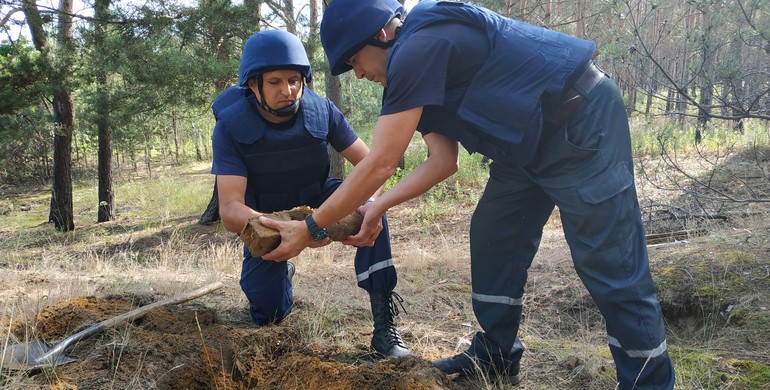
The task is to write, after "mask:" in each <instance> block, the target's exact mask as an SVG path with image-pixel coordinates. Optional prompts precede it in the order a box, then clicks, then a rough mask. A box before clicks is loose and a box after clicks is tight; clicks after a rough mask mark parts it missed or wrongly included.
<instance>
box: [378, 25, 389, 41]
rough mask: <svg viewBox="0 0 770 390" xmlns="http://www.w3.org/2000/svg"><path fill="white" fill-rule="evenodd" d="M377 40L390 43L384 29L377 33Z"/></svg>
mask: <svg viewBox="0 0 770 390" xmlns="http://www.w3.org/2000/svg"><path fill="white" fill-rule="evenodd" d="M377 40H378V41H380V42H387V41H388V33H386V32H385V29H384V28H381V29H380V31H379V32H378V33H377Z"/></svg>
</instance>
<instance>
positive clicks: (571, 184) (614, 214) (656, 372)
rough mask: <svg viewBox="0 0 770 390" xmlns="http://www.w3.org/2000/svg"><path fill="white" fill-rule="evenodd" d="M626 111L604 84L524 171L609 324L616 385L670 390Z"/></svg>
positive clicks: (623, 388) (609, 84)
mask: <svg viewBox="0 0 770 390" xmlns="http://www.w3.org/2000/svg"><path fill="white" fill-rule="evenodd" d="M624 110H625V108H624V106H623V102H622V99H621V98H620V94H619V93H618V91H617V87H616V86H615V84H614V82H612V81H611V80H609V79H605V81H603V82H602V83H600V84H599V85H598V86H597V88H595V89H594V90H593V91H592V92H591V94H589V96H588V97H587V100H586V102H585V103H584V104H583V105H582V106H581V108H579V109H578V110H577V111H576V112H575V114H573V116H572V117H571V118H570V120H569V121H568V122H567V124H566V125H565V126H563V127H562V129H560V132H559V133H558V134H557V136H553V137H551V138H550V139H548V140H547V141H545V142H544V144H543V145H541V148H542V150H543V151H544V152H543V153H542V154H541V155H539V156H538V158H537V159H536V163H535V164H533V166H531V167H528V168H527V169H528V171H530V172H532V173H533V177H537V179H536V181H537V182H538V184H540V185H541V187H542V188H543V190H544V191H545V192H546V193H547V194H548V195H549V196H550V198H551V199H553V200H554V201H555V202H556V204H557V205H558V206H559V212H560V214H561V221H562V225H563V229H564V235H565V237H566V239H567V242H568V244H569V246H570V251H571V252H572V258H573V261H574V264H575V269H576V271H577V274H578V276H579V277H580V279H581V280H582V281H583V283H584V284H585V286H586V288H587V289H588V291H589V293H590V294H591V296H592V297H593V299H594V302H596V304H597V306H598V307H599V310H600V311H601V312H602V315H603V316H604V319H605V321H606V324H607V325H606V326H607V333H608V336H609V340H610V351H611V352H612V355H613V358H614V360H615V365H616V369H617V376H618V381H619V388H620V389H621V390H626V389H628V390H630V389H637V390H644V389H656V390H657V389H671V388H673V385H674V374H673V366H672V364H671V360H670V358H669V356H668V353H667V352H666V350H665V346H666V344H665V337H666V335H665V327H664V324H663V317H662V315H661V311H660V304H659V302H658V299H657V293H656V290H655V286H654V284H653V281H652V277H651V275H650V272H649V264H648V258H647V250H646V243H645V240H644V229H643V226H642V223H641V215H640V211H639V204H638V201H637V196H636V190H635V187H634V178H633V161H632V156H631V142H630V134H629V131H628V122H627V117H626V114H625V111H624ZM546 151H547V153H546ZM641 355H646V356H649V360H648V359H647V357H641Z"/></svg>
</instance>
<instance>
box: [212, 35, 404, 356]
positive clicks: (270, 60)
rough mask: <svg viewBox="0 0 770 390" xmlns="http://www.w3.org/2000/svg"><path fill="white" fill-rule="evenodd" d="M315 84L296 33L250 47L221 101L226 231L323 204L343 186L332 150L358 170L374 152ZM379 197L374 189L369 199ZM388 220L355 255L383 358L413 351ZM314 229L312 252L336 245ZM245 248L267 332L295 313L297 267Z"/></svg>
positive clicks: (217, 155) (219, 156)
mask: <svg viewBox="0 0 770 390" xmlns="http://www.w3.org/2000/svg"><path fill="white" fill-rule="evenodd" d="M311 78H312V73H311V69H310V62H309V61H308V58H307V54H306V53H305V48H304V47H303V46H302V42H300V40H299V39H298V38H297V37H296V36H294V35H292V34H290V33H288V32H285V31H279V30H268V31H262V32H257V33H255V34H254V35H252V36H251V37H250V38H249V39H248V40H247V41H246V44H245V45H244V47H243V56H242V58H241V64H240V69H239V81H240V85H239V86H235V87H230V88H228V89H227V90H225V91H224V92H222V94H221V95H220V96H219V97H218V98H217V100H216V101H215V102H214V104H213V105H212V110H213V111H214V116H215V117H216V118H217V123H216V126H215V128H214V135H213V137H212V144H213V154H214V162H213V166H212V169H211V171H212V173H214V174H216V175H217V186H218V192H219V213H220V215H221V217H222V224H223V225H224V227H225V228H226V229H228V230H230V231H232V232H240V231H241V230H242V229H243V227H244V226H245V225H246V223H247V222H248V220H249V218H252V217H256V216H260V215H262V214H263V213H270V212H274V211H280V210H287V209H290V208H292V207H295V206H301V205H307V206H310V207H318V206H319V205H321V203H322V202H323V201H324V200H325V199H326V198H328V197H329V196H330V195H331V194H332V192H334V191H335V190H336V189H337V187H338V186H339V185H340V183H341V182H342V181H341V180H339V179H332V178H329V177H328V175H329V170H330V162H329V154H328V152H327V145H331V146H332V147H334V149H335V150H337V151H338V152H339V153H341V154H342V156H343V157H345V159H347V160H348V161H350V162H351V163H352V164H353V165H356V164H358V163H359V162H360V161H361V160H362V159H363V158H364V156H366V154H367V153H369V148H368V147H367V146H366V144H364V142H363V141H362V140H361V139H359V138H358V136H357V135H356V134H355V133H354V132H353V130H352V129H351V127H350V125H349V124H348V122H347V121H346V120H345V118H344V117H343V116H342V113H341V112H340V111H339V110H338V109H337V107H335V106H334V104H332V102H331V101H329V99H325V98H321V97H319V96H318V95H316V94H315V93H313V91H311V90H310V89H308V88H307V83H309V82H310V81H311ZM380 192H381V191H380V189H378V188H375V189H374V190H372V191H370V192H369V195H371V194H375V195H378V194H379V193H380ZM372 199H374V198H372ZM365 201H366V200H365V199H364V200H363V201H361V202H359V203H357V204H356V205H355V206H356V207H353V208H351V211H352V210H355V209H356V208H357V207H358V206H359V205H361V204H362V203H364V202H365ZM379 215H381V216H382V218H381V219H378V221H377V223H375V224H376V225H377V228H378V229H382V230H381V231H380V230H378V234H377V237H376V238H375V239H374V241H375V242H374V245H373V246H371V247H363V248H359V249H358V250H357V252H356V258H355V270H356V278H357V279H358V286H359V287H361V288H363V289H365V290H366V291H367V292H369V297H370V301H371V306H372V315H373V317H374V333H373V336H372V348H373V349H374V350H375V351H376V352H378V353H380V354H381V355H383V356H405V355H408V354H409V350H408V349H407V347H406V345H405V344H404V342H403V340H402V339H401V336H400V334H399V333H398V330H397V329H396V325H395V320H394V316H395V315H396V314H398V310H397V309H396V303H395V302H394V300H396V301H397V302H399V303H400V301H401V298H400V297H399V296H398V294H396V293H394V292H393V289H394V288H395V286H396V282H397V275H396V269H395V268H394V266H393V259H392V257H391V250H390V236H389V234H388V225H387V219H386V218H385V216H384V215H383V214H382V213H380V214H379ZM312 221H313V219H312V218H310V219H308V223H311V224H312ZM303 226H305V225H303ZM305 231H307V229H306V230H305ZM312 232H313V238H312V241H313V242H312V244H311V245H310V246H313V247H318V246H324V245H327V244H329V243H330V242H331V241H330V240H329V239H328V238H327V237H326V231H325V230H324V229H320V228H318V227H314V229H312ZM243 252H244V259H243V266H242V269H241V288H242V289H243V292H244V293H245V294H246V297H247V298H248V300H249V303H250V313H251V318H252V320H253V321H254V323H255V324H257V325H259V326H262V325H266V324H270V323H278V322H280V321H281V320H283V318H285V317H286V316H287V315H289V313H290V312H291V308H292V303H293V291H292V285H291V278H292V276H293V274H294V265H293V264H291V263H289V262H273V261H264V260H263V259H262V258H259V257H254V256H252V255H251V253H250V252H249V250H248V248H247V247H246V246H245V245H244V247H243Z"/></svg>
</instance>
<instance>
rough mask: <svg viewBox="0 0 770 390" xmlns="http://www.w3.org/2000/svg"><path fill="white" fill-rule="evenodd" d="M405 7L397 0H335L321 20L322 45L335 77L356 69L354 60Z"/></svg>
mask: <svg viewBox="0 0 770 390" xmlns="http://www.w3.org/2000/svg"><path fill="white" fill-rule="evenodd" d="M403 13H404V7H403V6H402V5H401V4H400V3H399V2H398V1H396V0H334V1H332V2H331V4H329V7H328V8H326V12H324V16H323V20H321V44H322V45H323V47H324V52H325V53H326V58H327V59H328V60H329V66H330V67H331V71H332V75H334V76H337V75H339V74H342V73H345V72H347V71H349V70H350V69H352V67H351V66H350V65H348V64H347V63H346V61H347V60H348V59H350V57H352V56H353V55H354V54H356V53H357V52H358V51H359V50H361V48H363V47H364V46H366V45H367V44H369V43H370V41H371V39H372V38H373V37H374V36H375V34H377V32H378V31H380V29H382V28H383V27H385V25H386V24H388V22H390V21H391V19H393V18H394V17H396V16H399V15H402V14H403Z"/></svg>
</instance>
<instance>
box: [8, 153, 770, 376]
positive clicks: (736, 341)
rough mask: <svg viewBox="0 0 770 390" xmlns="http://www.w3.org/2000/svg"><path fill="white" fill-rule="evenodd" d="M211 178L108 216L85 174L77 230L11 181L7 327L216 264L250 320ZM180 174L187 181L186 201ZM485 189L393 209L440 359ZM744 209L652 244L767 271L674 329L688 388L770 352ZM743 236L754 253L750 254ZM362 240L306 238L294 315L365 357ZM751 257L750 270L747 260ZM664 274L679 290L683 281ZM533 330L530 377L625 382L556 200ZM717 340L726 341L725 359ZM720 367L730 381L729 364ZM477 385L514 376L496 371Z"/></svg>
mask: <svg viewBox="0 0 770 390" xmlns="http://www.w3.org/2000/svg"><path fill="white" fill-rule="evenodd" d="M210 179H211V178H210V177H209V176H208V175H206V174H205V173H203V172H201V170H200V168H199V167H193V168H192V169H191V168H190V167H182V168H179V169H178V170H177V171H168V170H167V171H166V173H165V174H164V175H159V176H158V177H154V178H152V179H147V178H145V179H142V180H132V181H126V182H125V183H124V186H123V187H121V190H120V191H119V192H118V193H119V194H121V193H122V196H119V197H118V202H119V203H122V204H123V206H121V207H120V209H121V210H122V212H121V213H119V218H118V220H116V221H113V222H108V223H104V224H96V223H91V222H88V221H93V220H95V217H94V215H95V214H94V213H95V210H94V208H93V207H92V204H93V202H92V201H91V200H90V197H89V196H85V195H84V194H86V193H88V192H90V191H94V189H93V188H86V187H83V188H79V189H78V192H77V193H76V197H77V196H79V195H78V194H81V195H82V198H76V199H84V200H83V203H78V204H76V206H75V209H76V210H79V213H78V217H77V221H76V225H77V229H76V230H75V231H74V232H70V233H64V234H63V233H56V232H54V231H53V230H52V227H51V226H50V225H48V224H44V223H43V222H44V221H45V213H46V212H47V210H46V208H45V204H46V202H47V198H46V193H47V190H46V189H37V190H28V191H25V192H22V191H16V192H14V193H7V194H3V199H2V200H3V201H4V202H5V203H10V204H14V205H16V204H28V205H32V208H31V210H30V211H21V209H20V207H16V206H14V207H13V208H12V210H13V211H10V212H9V213H8V214H7V215H4V216H0V221H3V222H4V223H3V224H0V226H3V227H2V228H0V238H2V243H1V244H0V268H1V269H2V272H0V313H1V315H2V317H1V318H2V320H0V337H1V338H0V340H1V341H2V342H3V343H4V344H7V343H9V342H13V341H15V340H14V337H16V336H14V335H19V334H22V335H24V336H23V337H26V338H34V337H36V335H37V331H36V325H37V315H38V313H40V312H42V311H43V310H44V309H45V308H46V307H48V306H50V305H51V304H54V303H56V302H60V301H65V300H67V299H71V298H74V297H79V296H88V295H96V296H100V297H105V296H109V295H112V294H138V295H148V294H149V295H152V296H171V295H175V294H178V293H181V292H184V291H188V290H192V289H193V288H196V287H198V286H200V285H203V284H207V283H209V282H212V281H215V280H222V281H223V282H225V284H226V287H225V288H224V289H222V290H221V291H219V292H217V293H216V294H212V295H209V296H205V297H203V298H200V300H199V302H200V303H202V304H203V305H205V306H208V307H211V308H213V310H215V311H216V312H217V315H218V316H219V317H220V319H221V320H222V321H223V322H225V323H228V324H233V326H236V325H237V326H246V325H245V324H246V323H248V314H247V313H246V306H247V303H246V300H245V297H244V296H243V294H242V293H241V291H240V288H239V286H238V278H239V272H240V263H241V247H240V242H239V240H238V239H237V238H236V237H235V236H234V235H233V234H231V233H228V232H226V231H224V230H223V229H222V228H221V227H218V226H211V227H205V226H199V225H197V224H196V221H197V218H198V216H199V213H200V212H202V211H203V209H204V207H205V205H206V203H207V202H208V198H209V196H210V190H211V180H210ZM169 183H171V184H169ZM174 183H176V185H174ZM182 183H184V185H182ZM639 188H640V191H639V193H640V197H647V196H656V197H658V198H661V197H667V198H668V199H675V198H676V196H675V194H665V195H664V194H661V193H659V191H660V189H653V188H650V187H649V186H647V185H645V183H644V182H643V181H642V179H640V183H639ZM180 189H182V191H181V192H184V193H185V194H186V196H184V197H182V198H181V199H180V200H178V201H173V199H174V197H175V196H177V195H178V194H179V193H180ZM480 190H481V189H480V188H467V189H464V190H463V192H464V194H463V195H462V196H461V197H460V199H459V201H458V203H456V204H454V205H450V206H453V209H454V210H455V212H453V213H452V214H446V213H443V212H440V210H438V211H437V209H436V208H435V207H436V203H431V202H432V201H431V202H428V203H421V200H415V201H413V202H410V203H408V204H405V205H402V206H399V207H397V208H395V209H393V210H391V212H389V220H390V224H391V227H390V229H391V234H392V240H393V254H394V260H395V263H396V267H397V269H398V272H399V275H398V276H399V283H398V287H397V290H396V291H397V292H398V293H399V294H400V295H401V296H402V297H403V298H404V299H405V307H406V310H407V312H406V313H403V314H402V315H401V316H400V317H399V324H400V325H399V328H400V330H401V333H402V335H403V337H404V339H405V341H406V342H407V343H408V345H409V346H410V348H411V350H412V351H413V353H414V354H415V355H416V356H417V357H419V358H421V359H424V360H428V361H430V360H433V359H436V358H440V357H445V356H448V355H452V354H456V353H459V352H462V351H463V350H465V348H467V345H468V343H469V341H470V339H471V338H472V337H473V334H474V333H475V332H476V331H477V330H479V326H478V323H477V322H476V320H475V318H474V315H473V311H472V308H471V300H470V291H471V287H470V265H469V262H468V258H469V254H468V234H467V233H468V223H469V221H470V215H471V213H472V209H473V206H472V204H469V199H472V198H473V196H471V195H469V193H480ZM191 194H194V195H195V196H192V195H191ZM653 194H654V195H653ZM166 198H168V199H166ZM161 199H166V200H164V201H160V200H161ZM442 199H447V198H446V197H445V198H442ZM443 207H447V205H444V206H443ZM180 210H181V211H180ZM426 216H430V218H426ZM742 218H743V219H736V220H734V221H731V225H730V226H723V225H718V224H714V225H711V226H708V229H709V231H710V234H709V235H708V236H706V237H701V238H698V239H694V240H691V241H690V242H689V243H679V244H676V245H663V246H659V247H652V248H650V253H651V262H652V265H653V273H654V274H655V275H656V278H661V277H663V276H666V275H669V274H668V273H667V272H670V270H669V269H668V268H667V267H675V268H676V269H677V270H678V271H677V272H679V273H681V274H683V275H684V274H690V275H695V272H696V270H701V271H702V276H703V279H702V283H701V284H693V285H694V286H695V287H693V288H695V289H696V290H697V289H699V288H700V289H701V291H702V292H703V291H706V290H707V289H708V288H709V286H716V285H717V284H716V281H718V280H738V279H740V278H743V279H742V280H747V281H749V282H751V283H753V284H751V283H750V284H746V286H754V287H755V288H754V289H753V290H749V289H747V290H739V287H740V286H742V284H737V285H730V286H727V287H725V290H720V291H719V293H720V294H722V295H721V296H724V297H729V298H730V299H733V300H735V306H736V308H738V309H741V310H737V311H734V312H733V316H734V317H732V319H731V321H729V322H726V323H725V322H724V321H723V322H719V321H717V316H718V313H716V314H715V313H709V315H707V316H703V317H701V318H694V319H692V320H693V321H695V323H693V324H690V325H686V324H685V322H686V321H685V320H682V321H681V322H682V323H681V324H680V323H672V324H671V327H670V328H671V332H670V335H669V338H670V340H669V344H670V345H671V346H672V355H673V356H674V359H675V362H676V364H677V372H678V374H677V375H678V377H677V378H678V380H677V389H717V388H720V389H746V388H750V387H747V385H746V384H745V383H744V382H742V381H741V380H739V379H738V378H739V377H740V375H739V374H734V373H732V374H731V372H732V371H731V370H734V372H735V373H739V372H741V373H742V375H743V378H745V377H746V376H747V375H748V374H746V373H747V372H749V371H747V369H746V368H745V367H746V366H745V365H741V364H740V363H736V362H733V361H730V362H728V360H729V359H745V360H751V361H759V362H761V363H765V364H766V363H768V361H767V358H766V356H764V355H763V354H764V352H762V351H767V348H768V347H770V346H768V345H767V344H766V342H764V341H762V340H766V335H767V332H770V325H768V326H767V327H766V328H761V327H758V326H757V325H756V324H757V323H758V322H757V321H758V320H757V319H762V318H764V319H765V320H766V321H767V322H768V323H770V320H768V318H769V317H770V313H769V312H768V311H767V305H764V309H763V306H762V302H766V301H767V299H768V298H769V296H768V291H766V290H765V291H763V290H761V289H757V288H756V287H757V286H764V287H767V284H768V282H769V281H768V279H770V278H768V277H767V274H763V273H762V272H765V271H766V270H767V269H768V268H767V267H768V262H767V258H768V257H770V256H768V252H767V249H766V248H768V247H770V245H768V243H767V237H768V236H770V234H768V230H769V228H768V224H767V222H766V221H767V220H768V218H767V215H766V214H760V215H757V214H751V215H747V216H745V217H742ZM426 221H427V222H426ZM735 232H740V233H735ZM746 232H748V233H746ZM738 251H740V253H751V254H753V256H754V257H741V256H742V255H739V252H738ZM709 253H717V254H719V255H717V256H712V257H711V258H713V260H714V261H713V262H711V263H700V262H699V261H700V260H702V259H704V258H708V256H709ZM727 254H732V255H731V256H733V257H730V258H728V256H727ZM353 256H354V252H353V250H352V249H351V248H347V247H344V246H342V245H341V244H338V243H334V244H332V245H330V246H328V247H325V248H320V249H315V250H306V251H305V252H303V253H302V254H301V255H300V256H299V257H298V258H296V259H295V260H294V262H295V264H296V266H297V272H296V275H295V277H294V286H295V299H296V306H295V310H294V313H293V314H292V316H290V317H289V320H287V324H286V325H285V326H286V327H287V329H291V330H292V331H296V334H297V337H298V340H296V342H298V343H301V344H303V345H308V346H310V347H308V348H309V349H312V350H317V351H325V350H328V351H337V353H340V354H342V355H344V356H353V357H352V358H351V359H361V357H362V356H367V355H366V351H367V349H368V345H369V340H370V338H371V330H372V329H371V313H370V310H369V302H368V297H367V295H366V293H365V292H364V291H363V290H361V289H359V288H358V287H357V286H356V283H355V275H354V270H353ZM746 256H748V255H746ZM746 259H749V260H746ZM751 261H753V263H751ZM699 264H700V265H699ZM747 264H748V265H747ZM706 265H709V266H710V267H712V268H709V267H706ZM749 265H750V267H749ZM747 267H748V268H747ZM763 270H764V271H763ZM711 271H714V272H711ZM749 271H750V272H751V274H750V275H745V274H744V273H745V272H749ZM692 280H696V279H692ZM674 281H675V282H676V283H680V284H681V283H683V281H682V280H674ZM663 282H665V280H664V281H663ZM693 283H694V282H693ZM662 284H663V288H664V289H666V290H665V291H663V293H664V295H665V293H667V292H668V291H669V290H668V288H669V287H667V285H665V283H662ZM720 286H721V285H720ZM764 287H763V288H764ZM768 290H770V288H768ZM666 297H667V295H666ZM676 299H683V298H682V296H676ZM717 307H718V308H720V309H721V308H722V307H721V306H719V305H717ZM739 315H740V316H739ZM746 324H754V325H753V326H751V327H750V326H748V325H746ZM687 326H690V327H689V328H687ZM763 332H765V333H763ZM131 337H132V334H131V333H130V332H128V333H122V334H120V333H118V334H115V335H114V336H113V339H112V341H111V342H110V344H109V345H110V346H111V348H112V351H113V353H114V357H115V359H116V360H120V359H121V356H123V355H122V352H121V351H122V349H121V348H124V347H125V345H126V343H130V342H131ZM521 337H522V340H523V341H524V342H525V344H527V346H528V351H527V353H525V355H524V360H523V362H522V367H523V371H522V383H521V384H520V385H519V386H518V387H517V388H519V389H600V388H603V389H608V388H612V387H613V386H614V366H613V363H612V359H611V357H610V355H609V351H608V348H607V346H606V334H605V333H604V328H603V321H602V318H601V316H600V315H599V314H598V311H597V310H596V308H595V307H594V306H593V303H592V301H591V299H590V297H589V296H588V295H587V293H586V291H585V288H584V287H583V285H582V284H581V282H580V281H579V279H578V278H577V276H576V275H575V272H574V270H573V269H572V264H571V259H570V257H569V251H568V249H567V248H566V245H565V243H564V238H563V235H562V233H561V226H560V221H559V218H558V213H554V215H553V217H552V219H551V220H550V221H549V223H548V225H547V226H546V231H545V233H544V237H543V240H542V244H541V249H540V251H539V253H538V255H537V257H536V259H535V261H534V263H533V265H532V268H531V270H530V277H529V282H528V286H527V295H526V302H525V312H524V320H523V322H522V326H521ZM747 340H748V341H747ZM329 353H331V352H329ZM705 356H709V357H712V360H710V362H711V363H708V362H709V360H708V359H706V358H705ZM730 367H733V369H731V368H730ZM736 367H738V368H736ZM739 368H740V369H739ZM61 370H62V371H56V370H53V371H45V372H44V373H43V374H42V375H33V376H27V375H14V374H13V373H0V388H8V389H13V388H21V387H26V386H33V387H34V386H38V387H39V386H45V385H50V384H55V383H56V382H57V380H58V379H57V378H58V377H57V375H59V374H60V373H66V367H64V368H62V369H61ZM741 370H743V371H741ZM219 371H221V367H220V368H219ZM219 371H217V372H219ZM755 371H756V370H754V371H750V372H755ZM760 371H761V370H760ZM115 372H116V373H117V369H116V370H115ZM212 372H213V371H212ZM134 375H138V374H134ZM228 375H230V374H229V373H228ZM722 377H725V378H727V381H726V382H725V381H722V380H721V379H719V378H722ZM714 378H717V379H716V380H715V379H714ZM155 379H157V378H155ZM145 380H146V378H138V377H134V378H133V379H131V381H133V382H131V381H129V382H120V381H119V379H118V378H117V377H115V378H110V379H109V380H108V381H107V384H108V385H111V386H114V387H115V388H130V387H136V388H145V386H144V385H143V383H145V382H144V381H145ZM159 380H160V379H159ZM759 380H760V381H761V376H760V379H759ZM751 383H754V384H756V383H757V382H751ZM470 386H471V387H469V388H484V389H492V388H507V387H506V386H504V385H501V384H497V383H493V382H491V381H481V382H480V383H473V384H471V385H470ZM474 386H475V387H474ZM219 388H225V387H224V386H223V387H219Z"/></svg>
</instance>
